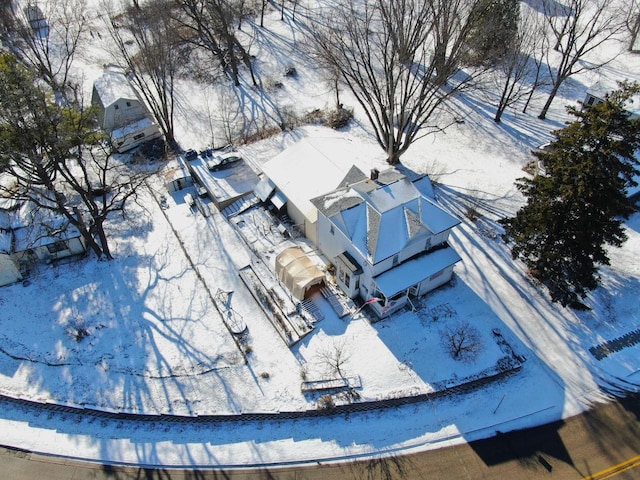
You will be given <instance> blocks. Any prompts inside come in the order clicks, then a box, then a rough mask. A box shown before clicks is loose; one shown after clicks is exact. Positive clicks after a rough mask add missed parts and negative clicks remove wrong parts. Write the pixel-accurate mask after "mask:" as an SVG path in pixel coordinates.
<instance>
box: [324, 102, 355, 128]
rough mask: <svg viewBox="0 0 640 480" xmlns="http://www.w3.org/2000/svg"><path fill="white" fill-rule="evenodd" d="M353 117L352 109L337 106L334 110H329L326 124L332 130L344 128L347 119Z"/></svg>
mask: <svg viewBox="0 0 640 480" xmlns="http://www.w3.org/2000/svg"><path fill="white" fill-rule="evenodd" d="M352 118H353V109H351V108H343V107H342V106H340V107H338V108H337V109H335V110H331V111H330V112H329V113H328V114H327V125H329V126H330V127H331V128H333V129H334V130H337V129H339V128H344V127H346V126H347V124H348V123H349V120H351V119H352Z"/></svg>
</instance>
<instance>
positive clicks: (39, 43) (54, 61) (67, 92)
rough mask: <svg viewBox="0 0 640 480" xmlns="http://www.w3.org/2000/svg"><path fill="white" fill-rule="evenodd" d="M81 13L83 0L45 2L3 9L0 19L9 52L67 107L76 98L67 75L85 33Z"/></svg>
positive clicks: (85, 23)
mask: <svg viewBox="0 0 640 480" xmlns="http://www.w3.org/2000/svg"><path fill="white" fill-rule="evenodd" d="M85 9H86V2H85V0H48V1H46V2H40V3H38V4H35V3H28V4H27V5H26V6H25V7H24V9H21V8H19V7H18V8H6V9H3V12H2V15H1V16H0V21H1V22H2V29H3V30H4V31H6V32H7V34H6V35H5V42H6V43H7V44H8V46H9V49H10V50H11V52H12V53H13V54H14V55H16V56H17V57H18V58H20V60H21V61H22V62H23V63H25V64H27V65H29V66H31V67H33V69H35V70H36V71H37V72H38V74H39V76H40V77H41V78H42V79H43V80H44V81H45V82H47V84H48V85H49V86H50V87H51V89H52V90H53V91H54V92H55V93H56V95H59V96H60V97H61V98H62V99H63V100H64V101H65V102H68V103H69V102H73V101H75V98H74V97H75V96H76V95H77V94H78V92H77V89H78V85H77V83H76V82H75V81H72V80H71V77H70V75H71V68H72V64H73V61H74V59H75V56H76V54H77V53H78V51H79V49H80V46H81V44H82V39H83V38H84V36H85V33H86V30H87V21H86V18H85V15H84V14H85Z"/></svg>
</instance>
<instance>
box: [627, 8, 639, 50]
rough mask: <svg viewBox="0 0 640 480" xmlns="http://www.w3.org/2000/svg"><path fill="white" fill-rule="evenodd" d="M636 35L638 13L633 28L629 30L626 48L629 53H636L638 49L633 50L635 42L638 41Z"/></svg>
mask: <svg viewBox="0 0 640 480" xmlns="http://www.w3.org/2000/svg"><path fill="white" fill-rule="evenodd" d="M638 33H640V13H638V16H637V17H636V21H635V22H634V24H633V28H632V29H631V40H629V48H628V50H629V51H630V52H636V51H638V49H637V48H635V45H636V41H637V40H638Z"/></svg>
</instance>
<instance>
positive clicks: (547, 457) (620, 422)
mask: <svg viewBox="0 0 640 480" xmlns="http://www.w3.org/2000/svg"><path fill="white" fill-rule="evenodd" d="M0 478H2V479H7V480H33V479H44V480H84V479H96V480H134V479H136V480H141V479H145V480H206V479H216V480H217V479H228V480H258V479H260V480H303V479H304V480H334V479H356V480H360V479H362V480H391V479H393V480H398V479H400V480H404V479H407V480H418V479H419V480H425V479H447V480H448V479H453V480H457V479H465V480H468V479H474V480H475V479H496V480H497V479H501V480H502V479H538V478H540V479H542V478H556V479H585V478H588V479H591V480H607V479H611V478H615V479H616V480H632V479H638V478H640V395H635V396H630V397H627V398H625V399H620V400H618V401H616V402H613V403H610V404H607V405H600V406H597V407H596V408H595V409H594V410H592V411H590V412H588V413H586V414H583V415H579V416H577V417H573V418H571V419H569V420H567V421H560V422H555V423H552V424H549V425H544V426H541V427H537V428H533V429H528V430H522V431H519V432H511V433H504V434H499V435H497V436H496V437H494V438H490V439H486V440H482V441H478V442H472V443H470V444H464V445H460V446H455V447H449V448H443V449H438V450H432V451H427V452H422V453H417V454H412V455H406V456H397V457H392V458H385V459H376V460H369V461H359V462H356V463H348V464H347V463H343V464H328V465H321V464H318V465H313V466H304V467H303V466H300V467H294V468H286V469H278V468H274V469H269V470H251V471H241V470H229V471H221V470H200V471H193V470H191V471H189V470H173V469H156V470H152V469H142V468H132V467H111V466H103V465H98V464H93V463H84V462H77V461H69V460H65V459H59V458H56V457H47V456H43V455H36V454H32V453H29V452H24V451H19V450H12V449H7V448H2V447H0Z"/></svg>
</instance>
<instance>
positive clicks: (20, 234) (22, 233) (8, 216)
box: [0, 202, 80, 252]
mask: <svg viewBox="0 0 640 480" xmlns="http://www.w3.org/2000/svg"><path fill="white" fill-rule="evenodd" d="M0 228H1V230H2V231H4V232H9V235H8V236H5V237H3V238H0V250H3V249H4V248H5V247H6V245H4V244H3V242H6V241H7V237H8V239H9V241H10V240H11V239H13V245H11V244H9V247H8V248H7V249H6V251H9V248H12V249H13V251H16V252H21V251H24V250H27V249H29V248H34V247H38V246H44V245H49V244H52V243H55V242H57V241H58V240H67V239H70V238H77V237H79V236H80V232H79V231H78V229H77V228H75V227H74V226H73V225H70V224H69V221H68V220H67V219H66V218H64V217H63V216H61V215H58V214H56V213H55V212H53V211H51V210H47V209H42V208H40V209H39V208H37V207H36V206H35V204H33V203H32V202H21V203H20V204H19V206H18V208H14V209H12V210H11V211H7V210H0ZM0 237H2V235H0Z"/></svg>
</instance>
